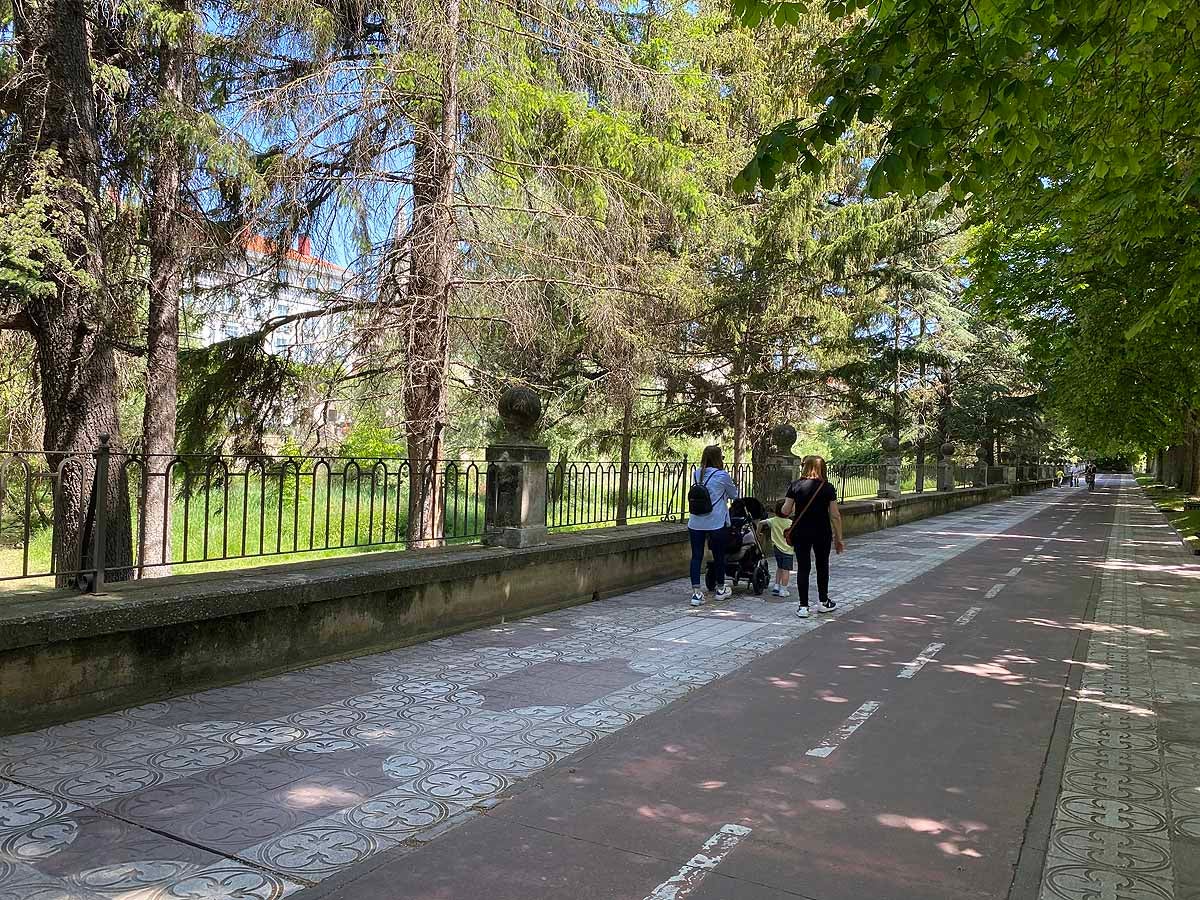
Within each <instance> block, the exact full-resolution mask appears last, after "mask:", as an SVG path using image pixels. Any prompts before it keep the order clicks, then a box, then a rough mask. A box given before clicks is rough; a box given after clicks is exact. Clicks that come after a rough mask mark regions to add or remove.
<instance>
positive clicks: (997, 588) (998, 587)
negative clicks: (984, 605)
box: [983, 581, 1004, 600]
mask: <svg viewBox="0 0 1200 900" xmlns="http://www.w3.org/2000/svg"><path fill="white" fill-rule="evenodd" d="M1002 590H1004V582H1003V581H1001V582H1000V583H999V584H993V585H992V586H991V587H990V588H988V592H987V593H986V594H984V595H983V596H985V597H987V598H988V599H989V600H991V599H993V598H994V597H995V596H996V595H997V594H999V593H1000V592H1001V591H1002Z"/></svg>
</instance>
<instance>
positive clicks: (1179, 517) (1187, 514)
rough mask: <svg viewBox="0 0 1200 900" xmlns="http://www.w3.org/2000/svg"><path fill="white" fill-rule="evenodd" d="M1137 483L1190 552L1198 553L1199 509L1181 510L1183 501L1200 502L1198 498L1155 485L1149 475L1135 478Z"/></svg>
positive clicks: (1199, 551) (1199, 542) (1199, 549)
mask: <svg viewBox="0 0 1200 900" xmlns="http://www.w3.org/2000/svg"><path fill="white" fill-rule="evenodd" d="M1137 483H1138V484H1140V485H1141V486H1142V490H1144V491H1145V492H1146V495H1147V496H1148V497H1149V498H1150V499H1151V500H1152V501H1154V505H1155V506H1157V507H1158V508H1159V509H1161V510H1162V512H1163V515H1165V516H1166V517H1167V521H1168V522H1170V523H1171V525H1173V526H1174V528H1175V530H1176V531H1178V532H1179V533H1180V535H1182V536H1183V539H1184V542H1185V543H1186V544H1187V545H1188V546H1189V547H1191V549H1192V551H1193V552H1195V553H1200V537H1197V532H1200V509H1191V510H1185V509H1184V508H1183V504H1184V501H1185V500H1200V497H1197V496H1195V495H1193V494H1187V493H1185V492H1183V491H1180V490H1176V489H1175V488H1169V487H1165V486H1164V485H1161V484H1157V483H1155V481H1154V479H1153V478H1152V477H1151V476H1149V475H1139V476H1137Z"/></svg>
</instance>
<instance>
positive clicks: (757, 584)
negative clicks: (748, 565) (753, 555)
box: [753, 559, 771, 594]
mask: <svg viewBox="0 0 1200 900" xmlns="http://www.w3.org/2000/svg"><path fill="white" fill-rule="evenodd" d="M770 580H771V568H770V566H768V565H767V561H766V560H765V559H763V560H759V563H758V565H757V566H755V567H754V581H753V585H754V593H755V594H761V593H762V592H763V591H765V590H766V589H767V582H769V581H770Z"/></svg>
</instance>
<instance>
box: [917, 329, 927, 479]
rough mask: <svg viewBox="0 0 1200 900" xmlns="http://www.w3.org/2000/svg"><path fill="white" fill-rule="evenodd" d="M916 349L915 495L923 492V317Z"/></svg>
mask: <svg viewBox="0 0 1200 900" xmlns="http://www.w3.org/2000/svg"><path fill="white" fill-rule="evenodd" d="M919 338H920V341H921V344H920V345H919V347H918V351H917V352H918V353H919V354H920V355H919V356H918V361H917V383H918V385H919V387H920V393H919V394H918V396H919V397H920V398H921V399H920V404H921V405H920V407H918V409H917V461H916V463H917V465H916V467H917V493H918V494H919V493H921V492H922V491H924V490H925V347H924V341H925V316H924V315H922V316H921V321H920V331H919Z"/></svg>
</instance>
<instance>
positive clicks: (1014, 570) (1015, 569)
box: [1005, 566, 1021, 578]
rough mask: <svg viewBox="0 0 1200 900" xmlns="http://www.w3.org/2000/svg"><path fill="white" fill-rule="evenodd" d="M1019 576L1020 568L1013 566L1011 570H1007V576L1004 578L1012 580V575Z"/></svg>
mask: <svg viewBox="0 0 1200 900" xmlns="http://www.w3.org/2000/svg"><path fill="white" fill-rule="evenodd" d="M1020 574H1021V567H1020V566H1013V567H1012V568H1011V569H1009V570H1008V574H1007V575H1006V576H1005V577H1007V578H1012V577H1013V576H1014V575H1020Z"/></svg>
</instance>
